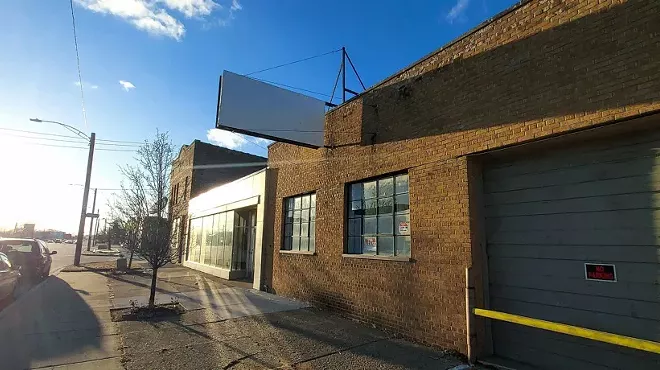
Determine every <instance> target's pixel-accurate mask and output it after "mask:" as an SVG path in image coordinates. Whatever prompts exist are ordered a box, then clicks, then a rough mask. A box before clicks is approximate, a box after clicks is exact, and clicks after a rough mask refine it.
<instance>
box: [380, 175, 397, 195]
mask: <svg viewBox="0 0 660 370" xmlns="http://www.w3.org/2000/svg"><path fill="white" fill-rule="evenodd" d="M392 194H394V178H392V177H388V178H385V179H380V180H378V197H389V196H391V195H392Z"/></svg>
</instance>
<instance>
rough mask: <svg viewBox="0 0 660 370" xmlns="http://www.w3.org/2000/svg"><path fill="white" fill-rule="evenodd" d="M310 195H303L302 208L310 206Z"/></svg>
mask: <svg viewBox="0 0 660 370" xmlns="http://www.w3.org/2000/svg"><path fill="white" fill-rule="evenodd" d="M309 202H310V199H309V195H303V196H302V208H309Z"/></svg>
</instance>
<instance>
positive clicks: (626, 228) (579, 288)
mask: <svg viewBox="0 0 660 370" xmlns="http://www.w3.org/2000/svg"><path fill="white" fill-rule="evenodd" d="M659 151H660V135H659V134H657V133H655V134H652V135H649V134H644V135H637V136H628V137H625V138H618V139H617V140H608V141H600V142H598V143H592V144H587V145H584V144H581V145H580V146H573V147H572V148H570V149H566V148H564V149H553V150H548V151H546V152H544V153H534V154H533V156H529V155H527V156H526V157H525V158H524V159H520V160H510V159H509V160H506V161H502V160H500V161H495V162H492V163H489V164H487V165H486V166H485V167H484V173H483V181H484V192H485V197H484V202H485V216H486V238H487V242H488V243H487V248H488V249H487V253H488V268H489V295H490V308H491V309H493V310H497V311H502V312H507V313H513V314H519V315H523V316H528V317H533V318H539V319H544V320H550V321H555V322H560V323H566V324H571V325H576V326H580V327H585V328H591V329H596V330H601V331H606V332H610V333H617V334H622V335H627V336H631V337H635V338H641V339H647V340H652V341H656V342H660V249H659V245H660V242H659V241H660V153H659ZM587 269H588V270H589V272H590V274H589V276H590V277H591V278H593V279H587V273H586V272H585V270H587ZM611 280H616V281H611ZM492 339H493V347H494V351H495V353H496V355H497V356H498V357H502V358H509V359H513V360H516V361H518V362H521V363H526V364H531V365H534V366H535V367H538V368H543V369H580V370H584V369H655V370H657V369H660V355H655V354H652V353H646V352H642V351H637V350H633V349H627V348H623V347H618V346H614V345H610V344H605V343H599V342H594V341H589V340H586V339H579V338H575V337H570V336H567V335H563V334H555V333H551V332H547V331H543V330H539V329H533V328H527V327H522V326H519V325H516V324H509V323H505V322H497V321H494V320H493V322H492Z"/></svg>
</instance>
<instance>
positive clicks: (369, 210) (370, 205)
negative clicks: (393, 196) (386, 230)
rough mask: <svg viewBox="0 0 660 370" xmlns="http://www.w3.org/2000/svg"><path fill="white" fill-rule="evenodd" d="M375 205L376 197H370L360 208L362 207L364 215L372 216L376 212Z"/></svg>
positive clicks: (376, 203)
mask: <svg viewBox="0 0 660 370" xmlns="http://www.w3.org/2000/svg"><path fill="white" fill-rule="evenodd" d="M377 206H378V201H377V200H376V199H371V200H365V201H364V205H363V206H362V208H364V214H365V215H366V216H373V215H375V214H376V213H377Z"/></svg>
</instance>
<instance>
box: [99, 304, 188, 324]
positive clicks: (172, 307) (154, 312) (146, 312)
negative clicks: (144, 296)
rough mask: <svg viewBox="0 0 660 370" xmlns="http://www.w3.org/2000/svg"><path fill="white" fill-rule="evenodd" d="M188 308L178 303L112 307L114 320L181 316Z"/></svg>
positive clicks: (144, 319)
mask: <svg viewBox="0 0 660 370" xmlns="http://www.w3.org/2000/svg"><path fill="white" fill-rule="evenodd" d="M184 312H186V309H185V308H183V306H182V305H181V304H180V303H178V302H174V303H165V304H158V305H155V306H154V307H147V306H144V307H127V308H115V309H110V317H111V319H112V321H114V322H119V321H160V320H166V319H168V318H170V317H174V316H179V315H181V314H183V313H184Z"/></svg>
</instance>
